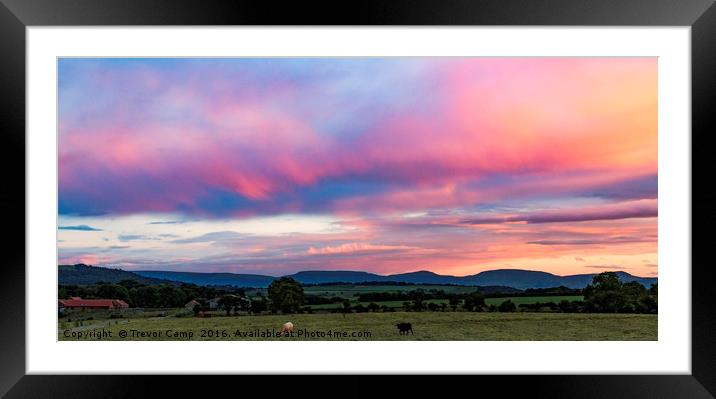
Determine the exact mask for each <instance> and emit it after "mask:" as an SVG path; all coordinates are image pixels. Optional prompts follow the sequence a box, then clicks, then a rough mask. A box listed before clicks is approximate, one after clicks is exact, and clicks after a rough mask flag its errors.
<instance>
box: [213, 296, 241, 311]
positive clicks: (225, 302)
mask: <svg viewBox="0 0 716 399" xmlns="http://www.w3.org/2000/svg"><path fill="white" fill-rule="evenodd" d="M238 303H239V297H238V296H236V295H233V294H228V295H224V296H222V297H221V298H219V302H218V305H219V307H220V308H222V309H224V310H225V311H226V315H227V316H231V309H235V308H236V305H237V304H238ZM235 312H236V311H234V314H236V313H235Z"/></svg>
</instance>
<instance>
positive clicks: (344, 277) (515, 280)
mask: <svg viewBox="0 0 716 399" xmlns="http://www.w3.org/2000/svg"><path fill="white" fill-rule="evenodd" d="M135 273H136V274H139V275H140V276H145V277H153V278H163V279H167V280H175V281H181V282H187V283H194V284H201V285H206V284H213V285H235V286H242V287H261V288H263V287H267V286H268V285H269V284H270V283H271V281H273V279H275V277H271V276H263V275H256V274H234V273H190V272H162V271H136V272H135ZM616 273H617V275H618V276H619V279H620V280H621V281H622V282H629V281H637V282H639V283H641V284H642V285H644V286H646V287H649V286H651V284H654V283H656V282H657V279H656V278H650V277H638V276H633V275H631V274H629V273H626V272H622V271H619V272H616ZM593 276H594V274H577V275H571V276H558V275H555V274H551V273H546V272H540V271H532V270H517V269H501V270H488V271H484V272H481V273H478V274H475V275H471V276H463V277H458V276H448V275H440V274H436V273H433V272H430V271H417V272H411V273H402V274H392V275H387V276H383V275H379V274H374V273H368V272H361V271H344V270H336V271H323V270H321V271H302V272H298V273H295V274H291V275H288V276H286V277H291V278H292V279H294V280H296V281H298V282H300V283H302V284H325V283H337V282H344V283H363V282H403V283H413V284H457V285H470V286H506V287H512V288H517V289H521V290H524V289H527V288H549V287H558V286H560V285H562V286H565V287H568V288H584V287H586V286H587V284H589V283H590V282H591V281H592V277H593Z"/></svg>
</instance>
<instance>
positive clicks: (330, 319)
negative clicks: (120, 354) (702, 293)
mask: <svg viewBox="0 0 716 399" xmlns="http://www.w3.org/2000/svg"><path fill="white" fill-rule="evenodd" d="M178 311H179V310H177V312H178ZM287 321H291V322H292V323H293V324H294V325H295V336H294V337H275V336H271V337H268V338H266V337H247V336H246V334H247V333H249V332H261V331H278V330H279V329H280V328H281V325H282V324H283V323H285V322H287ZM399 322H410V323H412V325H413V330H414V332H415V334H414V335H408V336H405V335H399V334H398V332H397V329H396V327H395V324H396V323H399ZM102 329H104V330H105V331H107V332H109V333H111V335H112V337H111V338H110V337H105V338H103V339H107V340H118V341H119V340H329V341H330V340H372V341H392V340H418V341H446V340H450V341H451V340H477V341H572V340H576V341H585V340H586V341H601V340H615V341H634V340H636V341H649V340H656V339H657V316H656V315H642V314H585V313H531V312H516V313H480V312H476V313H473V312H389V313H351V314H347V315H343V314H333V313H320V314H296V315H260V316H241V315H240V316H228V317H227V316H219V315H218V314H216V315H214V317H210V318H195V317H175V316H172V315H168V316H165V317H131V316H130V317H128V318H123V319H93V320H86V321H84V322H83V323H82V326H76V325H75V323H67V322H63V321H62V320H60V324H59V328H58V339H59V340H61V341H64V340H82V339H84V340H96V338H93V337H91V336H89V337H85V338H82V337H77V335H78V334H82V332H90V331H101V330H102ZM121 330H124V331H129V330H135V331H142V332H144V333H148V334H149V336H145V337H134V338H133V337H131V336H129V337H127V338H124V339H123V338H120V336H119V335H120V331H121ZM202 330H205V331H213V332H212V333H211V335H212V336H209V333H207V332H204V334H205V336H203V337H202ZM300 331H304V333H303V334H302V335H301V333H300ZM329 331H330V332H331V333H330V334H331V336H328V335H327V334H329ZM224 332H225V333H224ZM237 332H239V335H236V333H237ZM189 333H191V336H190V337H188V334H189ZM344 333H345V334H347V336H342V335H343V334H344ZM366 333H369V335H368V334H366ZM73 334H74V335H75V336H74V337H72V336H71V335H73ZM172 334H174V336H172ZM176 334H182V336H181V337H176ZM223 334H226V335H225V336H223ZM241 334H244V335H241ZM311 334H313V336H312V337H309V336H308V335H311ZM321 334H322V335H321ZM337 334H340V335H341V337H337ZM66 335H70V337H67V336H66ZM152 335H153V336H152Z"/></svg>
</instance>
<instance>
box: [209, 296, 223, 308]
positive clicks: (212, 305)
mask: <svg viewBox="0 0 716 399" xmlns="http://www.w3.org/2000/svg"><path fill="white" fill-rule="evenodd" d="M219 300H221V298H214V299H210V300H209V309H211V310H216V309H219Z"/></svg>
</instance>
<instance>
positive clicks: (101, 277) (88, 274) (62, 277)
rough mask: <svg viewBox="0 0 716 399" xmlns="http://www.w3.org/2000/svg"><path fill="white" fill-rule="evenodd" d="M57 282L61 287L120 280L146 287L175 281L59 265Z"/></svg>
mask: <svg viewBox="0 0 716 399" xmlns="http://www.w3.org/2000/svg"><path fill="white" fill-rule="evenodd" d="M57 276H58V282H59V284H61V285H88V284H95V283H98V282H105V283H118V282H120V281H122V280H135V281H138V282H140V283H142V284H146V285H158V284H176V282H175V281H169V280H163V279H159V278H151V277H147V276H140V275H139V274H136V273H133V272H128V271H126V270H122V269H110V268H106V267H97V266H88V265H84V264H77V265H59V266H58V267H57Z"/></svg>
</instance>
